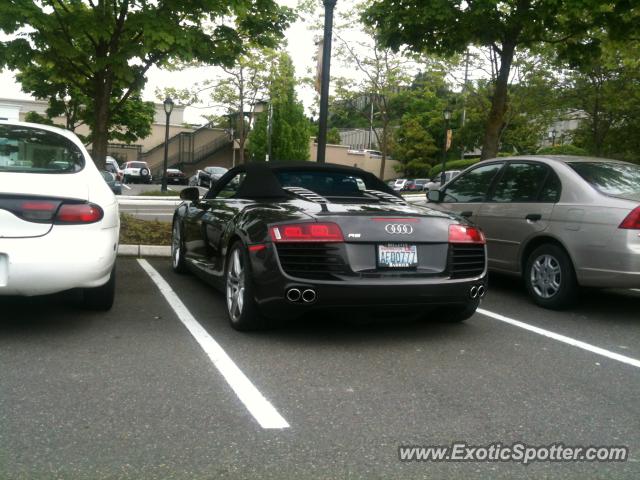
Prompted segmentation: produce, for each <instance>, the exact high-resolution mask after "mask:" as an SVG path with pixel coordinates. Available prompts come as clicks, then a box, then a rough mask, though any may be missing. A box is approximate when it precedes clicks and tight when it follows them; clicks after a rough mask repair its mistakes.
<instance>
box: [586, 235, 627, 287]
mask: <svg viewBox="0 0 640 480" xmlns="http://www.w3.org/2000/svg"><path fill="white" fill-rule="evenodd" d="M608 241H609V243H608V244H607V246H606V248H604V247H602V246H599V248H596V247H593V248H585V249H583V250H582V251H581V252H580V253H581V255H580V257H579V258H578V259H577V261H576V266H577V268H576V277H577V279H578V283H579V284H580V285H582V286H585V287H600V288H640V233H639V232H638V230H626V231H625V230H618V231H617V232H616V235H612V236H609V237H608Z"/></svg>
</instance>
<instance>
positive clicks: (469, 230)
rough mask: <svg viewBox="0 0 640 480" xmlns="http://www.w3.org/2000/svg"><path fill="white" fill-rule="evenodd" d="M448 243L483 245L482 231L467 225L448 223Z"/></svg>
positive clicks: (484, 241)
mask: <svg viewBox="0 0 640 480" xmlns="http://www.w3.org/2000/svg"><path fill="white" fill-rule="evenodd" d="M449 243H479V244H482V245H484V244H485V243H486V240H485V238H484V233H482V231H481V230H480V229H478V228H476V227H470V226H468V225H449Z"/></svg>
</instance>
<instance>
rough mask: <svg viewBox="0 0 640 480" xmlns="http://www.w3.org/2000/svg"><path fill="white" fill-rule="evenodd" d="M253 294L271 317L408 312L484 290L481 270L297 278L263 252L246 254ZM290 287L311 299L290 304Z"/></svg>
mask: <svg viewBox="0 0 640 480" xmlns="http://www.w3.org/2000/svg"><path fill="white" fill-rule="evenodd" d="M250 258H251V264H252V270H253V281H254V295H255V300H256V302H257V303H258V305H259V306H260V309H261V311H262V312H263V313H264V314H265V315H267V316H270V317H289V316H300V315H302V314H304V313H306V312H309V311H311V310H321V309H340V310H347V309H357V310H358V311H366V312H371V311H380V312H382V311H397V312H401V311H404V310H411V311H413V312H414V313H415V312H419V311H420V310H422V309H424V310H428V309H429V308H432V307H438V306H446V305H456V306H462V305H466V304H468V303H470V302H472V301H474V299H473V298H472V297H471V295H470V291H471V288H472V287H478V286H479V285H482V286H483V287H484V288H485V290H486V288H487V275H486V269H485V271H484V272H483V273H482V275H479V276H476V277H471V278H462V279H451V278H448V277H445V276H434V277H427V278H425V277H422V278H407V277H405V278H392V277H386V278H376V279H362V278H359V277H354V278H353V279H349V280H342V281H328V280H309V279H297V278H294V277H291V276H289V275H287V274H286V273H284V272H283V271H282V269H281V268H280V267H279V265H278V264H277V262H276V261H275V259H274V258H273V257H272V256H271V255H269V253H268V252H266V251H263V252H260V253H257V254H256V253H251V254H250ZM291 288H297V289H299V290H301V291H303V290H305V289H312V290H314V292H315V297H316V298H315V300H314V301H313V302H304V301H302V300H300V301H297V302H291V301H289V300H288V299H287V298H286V292H287V291H288V290H289V289H291Z"/></svg>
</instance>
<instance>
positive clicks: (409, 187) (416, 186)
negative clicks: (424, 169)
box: [404, 178, 429, 192]
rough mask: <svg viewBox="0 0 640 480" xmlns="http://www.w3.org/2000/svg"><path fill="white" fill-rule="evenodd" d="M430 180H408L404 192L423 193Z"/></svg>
mask: <svg viewBox="0 0 640 480" xmlns="http://www.w3.org/2000/svg"><path fill="white" fill-rule="evenodd" d="M428 181H429V180H428V179H426V178H415V179H413V180H408V181H407V183H405V185H404V190H406V191H408V192H422V190H423V189H424V185H425V184H426V183H427V182H428Z"/></svg>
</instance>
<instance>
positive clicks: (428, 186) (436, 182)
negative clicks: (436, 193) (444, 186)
mask: <svg viewBox="0 0 640 480" xmlns="http://www.w3.org/2000/svg"><path fill="white" fill-rule="evenodd" d="M461 171H462V170H446V171H445V172H444V176H445V178H444V183H447V182H450V181H451V180H453V179H454V178H456V177H457V176H458V175H460V172H461ZM441 179H442V176H441V175H440V174H438V175H436V176H435V177H433V178H432V179H431V180H429V181H427V182H425V184H424V185H423V186H422V190H423V191H429V190H437V189H438V188H440V185H441V183H440V180H441Z"/></svg>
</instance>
